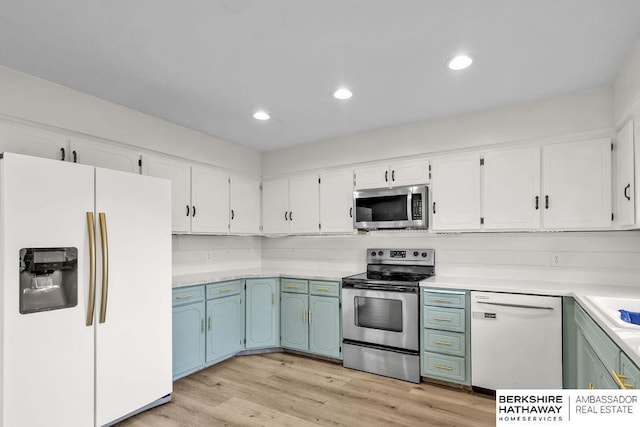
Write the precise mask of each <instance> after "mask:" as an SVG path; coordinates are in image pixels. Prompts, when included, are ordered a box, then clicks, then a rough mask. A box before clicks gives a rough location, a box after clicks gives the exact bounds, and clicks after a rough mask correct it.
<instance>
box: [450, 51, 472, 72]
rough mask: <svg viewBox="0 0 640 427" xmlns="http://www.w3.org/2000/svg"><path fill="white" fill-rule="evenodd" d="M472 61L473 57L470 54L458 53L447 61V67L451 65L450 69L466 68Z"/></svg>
mask: <svg viewBox="0 0 640 427" xmlns="http://www.w3.org/2000/svg"><path fill="white" fill-rule="evenodd" d="M472 63H473V58H471V57H470V56H469V55H458V56H454V57H453V58H451V59H450V60H448V61H447V67H449V69H450V70H454V71H458V70H464V69H465V68H467V67H468V66H469V65H471V64H472Z"/></svg>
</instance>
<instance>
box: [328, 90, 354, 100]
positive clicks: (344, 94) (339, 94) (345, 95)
mask: <svg viewBox="0 0 640 427" xmlns="http://www.w3.org/2000/svg"><path fill="white" fill-rule="evenodd" d="M352 96H353V94H352V93H351V91H350V90H349V89H347V88H346V87H341V88H340V89H338V90H336V91H335V92H333V97H334V98H336V99H342V100H344V99H349V98H351V97H352Z"/></svg>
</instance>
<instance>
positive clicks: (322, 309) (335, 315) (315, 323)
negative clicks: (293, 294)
mask: <svg viewBox="0 0 640 427" xmlns="http://www.w3.org/2000/svg"><path fill="white" fill-rule="evenodd" d="M340 331H341V328H340V300H339V299H338V298H329V297H318V296H314V295H310V296H309V350H310V351H311V352H312V353H316V354H320V355H323V356H327V357H334V358H336V359H339V358H340Z"/></svg>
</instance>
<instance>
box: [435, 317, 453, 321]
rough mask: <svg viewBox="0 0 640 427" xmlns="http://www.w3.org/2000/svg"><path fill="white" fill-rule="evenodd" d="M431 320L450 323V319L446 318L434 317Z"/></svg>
mask: <svg viewBox="0 0 640 427" xmlns="http://www.w3.org/2000/svg"><path fill="white" fill-rule="evenodd" d="M433 320H436V321H438V322H451V319H449V318H447V317H434V318H433Z"/></svg>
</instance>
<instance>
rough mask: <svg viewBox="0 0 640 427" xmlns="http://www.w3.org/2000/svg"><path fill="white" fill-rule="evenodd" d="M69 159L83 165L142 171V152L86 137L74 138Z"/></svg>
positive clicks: (133, 171) (135, 171)
mask: <svg viewBox="0 0 640 427" xmlns="http://www.w3.org/2000/svg"><path fill="white" fill-rule="evenodd" d="M69 149H70V150H71V151H70V158H69V160H70V161H72V162H74V163H82V164H83V165H91V166H97V167H101V168H106V169H115V170H120V171H123V172H131V173H137V174H139V173H140V166H139V161H140V152H139V151H134V150H127V149H126V148H120V147H116V146H112V145H109V144H104V143H100V142H95V141H88V140H86V139H78V138H72V139H71V142H70V145H69Z"/></svg>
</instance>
